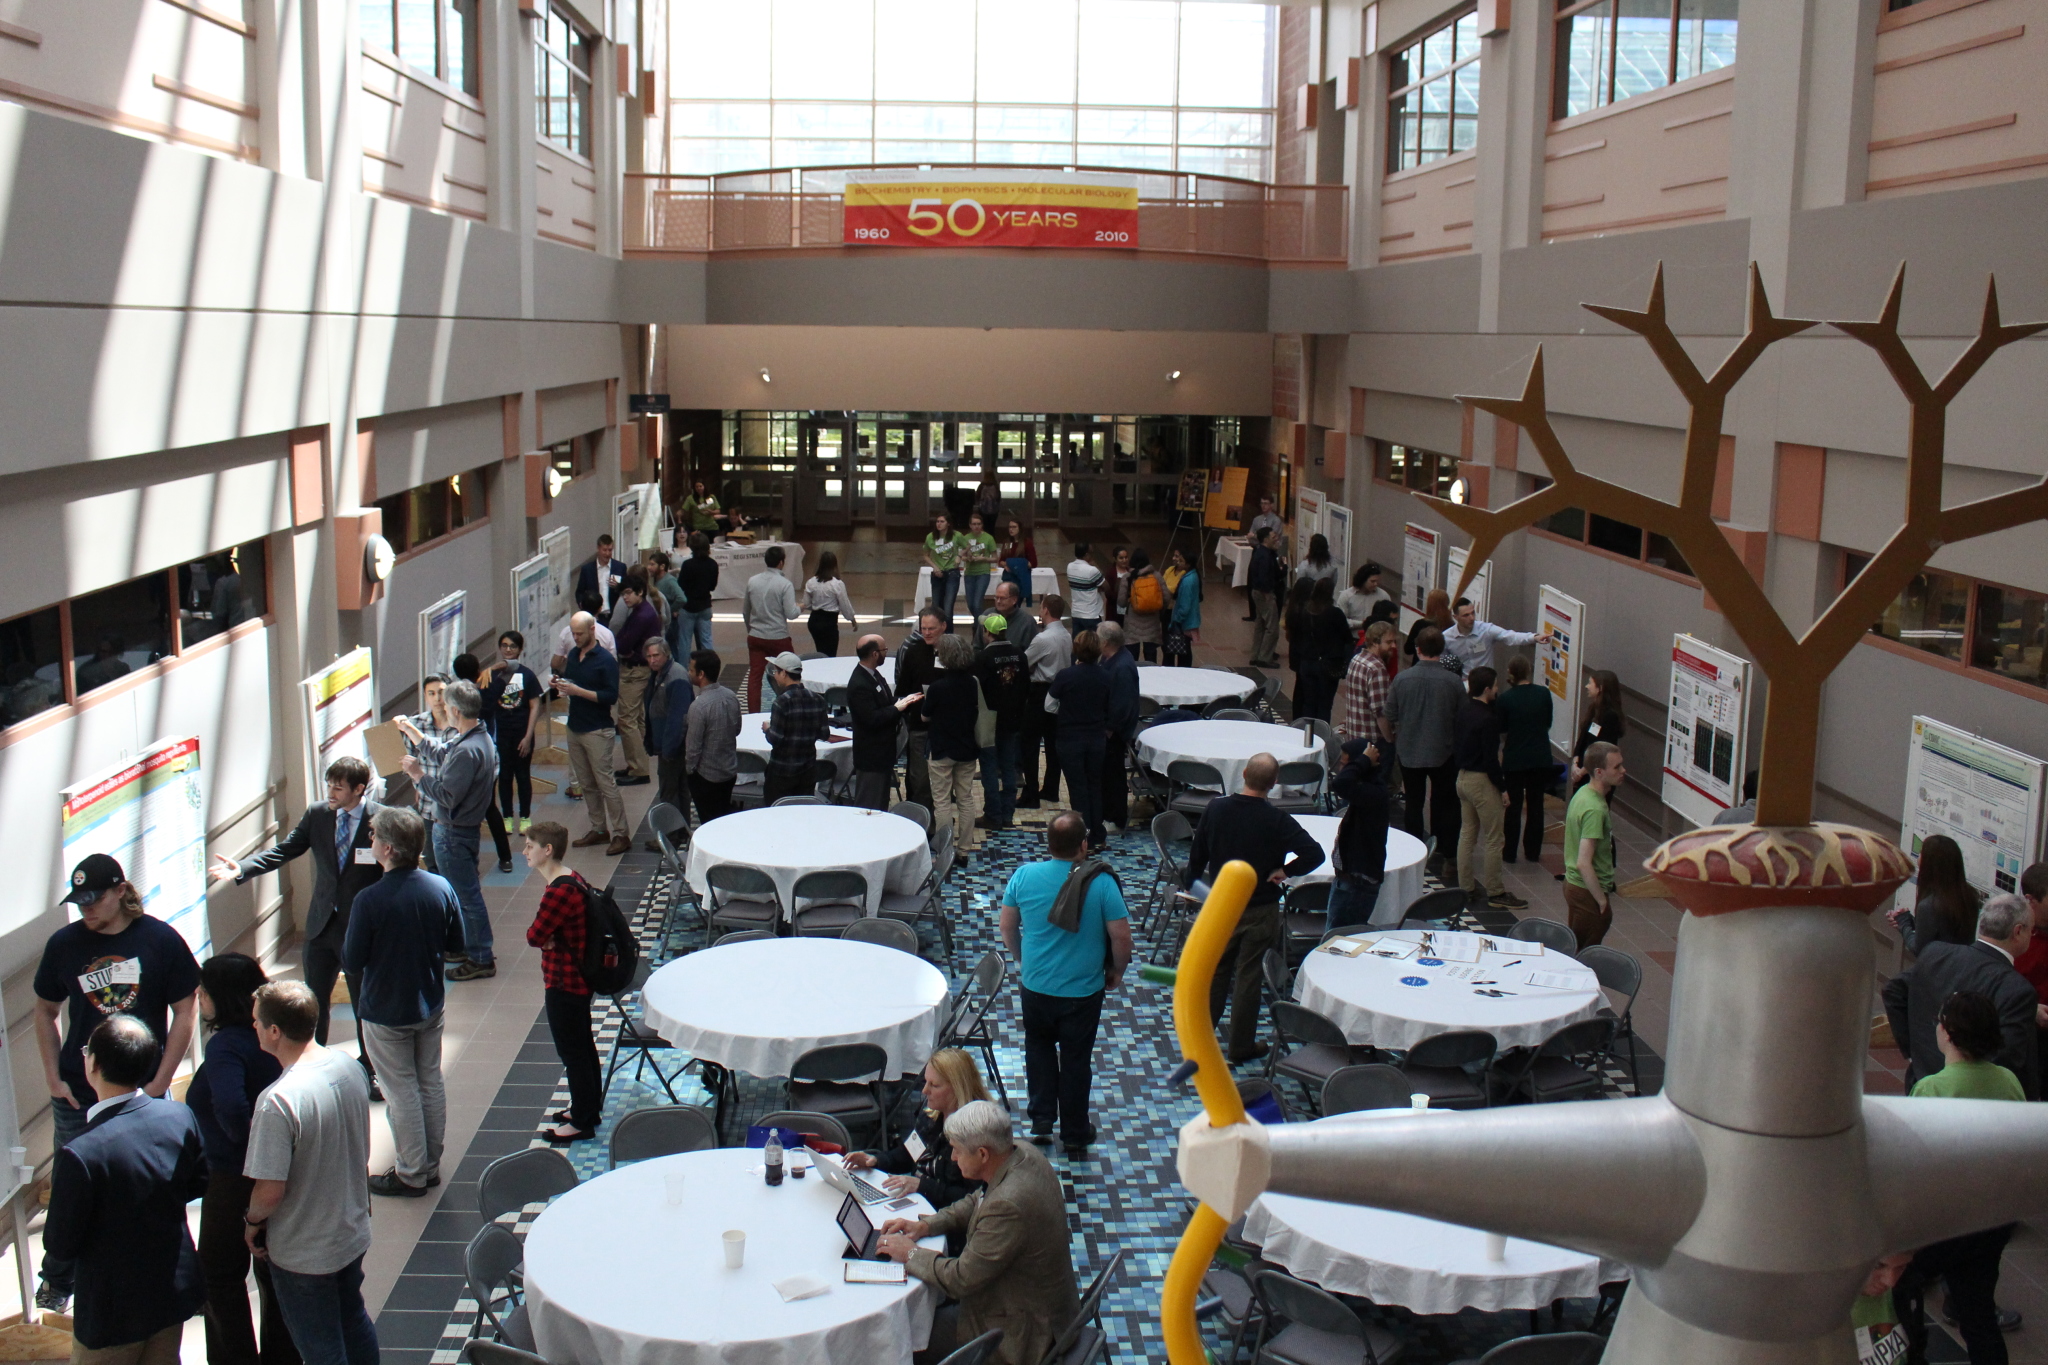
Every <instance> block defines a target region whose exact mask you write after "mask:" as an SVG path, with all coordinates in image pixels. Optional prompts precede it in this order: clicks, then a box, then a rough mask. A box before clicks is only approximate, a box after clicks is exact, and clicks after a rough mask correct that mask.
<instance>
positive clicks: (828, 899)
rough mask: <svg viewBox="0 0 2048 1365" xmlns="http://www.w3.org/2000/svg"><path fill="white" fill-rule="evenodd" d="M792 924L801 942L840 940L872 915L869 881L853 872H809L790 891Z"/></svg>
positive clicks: (849, 869)
mask: <svg viewBox="0 0 2048 1365" xmlns="http://www.w3.org/2000/svg"><path fill="white" fill-rule="evenodd" d="M789 908H790V916H789V918H790V924H791V926H792V927H793V928H794V929H795V930H796V932H797V935H798V936H799V937H801V938H837V937H839V935H840V933H841V932H842V931H843V930H844V929H845V928H846V926H847V925H849V924H852V923H853V922H854V921H855V920H857V919H861V918H862V917H864V916H865V915H866V914H867V912H868V878H867V874H866V873H865V872H856V871H854V870H853V869H851V868H843V867H842V868H826V869H824V870H822V871H818V872H806V873H804V875H803V876H801V877H798V878H797V879H796V885H795V886H793V887H791V888H790V889H789Z"/></svg>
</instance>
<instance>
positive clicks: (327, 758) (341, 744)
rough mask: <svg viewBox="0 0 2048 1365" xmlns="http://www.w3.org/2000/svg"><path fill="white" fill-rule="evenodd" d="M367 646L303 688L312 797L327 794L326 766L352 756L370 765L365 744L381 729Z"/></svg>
mask: <svg viewBox="0 0 2048 1365" xmlns="http://www.w3.org/2000/svg"><path fill="white" fill-rule="evenodd" d="M372 673H373V670H372V669H371V666H370V650H369V648H368V646H364V647H362V648H359V649H356V650H353V651H351V652H349V653H347V654H344V655H342V656H341V657H340V658H339V659H336V660H335V661H334V662H333V663H331V664H329V665H327V667H325V668H323V669H321V670H320V671H319V672H318V673H315V674H314V675H313V676H312V677H310V678H307V679H306V680H305V681H304V682H301V683H300V684H299V693H300V695H301V696H302V697H303V698H304V699H305V703H306V748H307V755H306V756H307V758H308V759H309V760H310V762H311V767H310V769H309V770H308V772H307V774H306V782H307V790H308V791H325V790H326V787H325V786H323V785H322V784H323V783H324V782H325V781H326V773H327V765H328V764H330V763H332V762H333V761H334V760H335V759H337V758H341V757H344V756H346V755H353V756H354V757H356V758H360V759H361V760H363V762H365V763H369V762H370V761H371V760H370V744H369V741H368V739H367V738H365V736H366V734H367V732H368V731H369V728H370V727H371V726H372V725H375V724H376V723H377V690H376V687H375V679H374V678H373V676H372Z"/></svg>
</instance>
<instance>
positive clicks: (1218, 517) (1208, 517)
mask: <svg viewBox="0 0 2048 1365" xmlns="http://www.w3.org/2000/svg"><path fill="white" fill-rule="evenodd" d="M1251 474H1252V472H1251V471H1250V470H1249V469H1212V470H1210V471H1209V492H1208V496H1207V497H1206V498H1205V499H1204V500H1203V502H1202V525H1204V526H1206V527H1208V528H1209V529H1210V530H1212V531H1242V530H1244V527H1245V521H1246V517H1245V506H1244V490H1245V483H1246V481H1247V480H1249V479H1250V478H1251Z"/></svg>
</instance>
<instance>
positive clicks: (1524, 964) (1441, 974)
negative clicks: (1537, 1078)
mask: <svg viewBox="0 0 2048 1365" xmlns="http://www.w3.org/2000/svg"><path fill="white" fill-rule="evenodd" d="M1361 937H1371V938H1372V939H1374V940H1376V941H1378V940H1392V941H1395V942H1400V943H1413V942H1415V941H1417V940H1418V939H1420V938H1421V937H1422V933H1421V931H1420V930H1416V929H1394V930H1375V931H1373V932H1372V933H1371V934H1370V935H1361ZM1478 937H1479V935H1476V934H1438V935H1437V936H1436V938H1437V939H1438V940H1439V941H1442V942H1445V943H1454V942H1459V941H1463V940H1468V939H1470V940H1476V939H1477V938H1478ZM1493 942H1494V943H1496V944H1497V945H1499V949H1500V951H1498V952H1481V953H1480V954H1479V961H1478V962H1477V963H1471V962H1458V961H1454V960H1449V959H1442V960H1440V959H1435V958H1418V957H1409V958H1406V959H1403V960H1400V961H1396V960H1393V959H1389V958H1384V957H1375V956H1373V955H1372V954H1371V953H1364V954H1361V955H1360V956H1358V957H1339V956H1337V955H1336V954H1334V953H1325V952H1320V951H1318V952H1312V953H1310V954H1309V955H1308V957H1307V958H1306V959H1305V960H1304V961H1303V962H1302V964H1301V972H1300V974H1299V975H1298V976H1296V977H1295V981H1294V996H1295V998H1296V999H1297V1000H1299V1001H1300V1002H1301V1003H1302V1004H1304V1005H1306V1006H1308V1007H1309V1008H1310V1009H1312V1010H1314V1011H1315V1012H1316V1013H1318V1014H1321V1015H1324V1016H1326V1017H1327V1018H1329V1019H1330V1020H1332V1021H1333V1022H1334V1023H1335V1024H1336V1025H1337V1027H1339V1028H1341V1029H1343V1030H1344V1036H1345V1037H1346V1038H1348V1039H1350V1040H1351V1041H1352V1042H1354V1043H1371V1044H1372V1045H1373V1046H1375V1047H1383V1048H1392V1049H1395V1050H1397V1051H1398V1050H1399V1049H1402V1048H1407V1047H1413V1046H1414V1045H1415V1044H1416V1043H1419V1042H1421V1041H1422V1040H1423V1039H1424V1038H1429V1037H1433V1036H1434V1035H1436V1034H1439V1033H1449V1032H1451V1031H1452V1030H1453V1029H1485V1030H1486V1031H1487V1032H1488V1033H1491V1034H1492V1035H1493V1036H1494V1037H1495V1038H1496V1039H1498V1040H1499V1042H1500V1046H1501V1048H1502V1049H1503V1050H1505V1049H1507V1048H1511V1047H1535V1046H1537V1045H1538V1044H1539V1043H1541V1042H1543V1041H1544V1040H1545V1039H1546V1038H1548V1037H1550V1035H1551V1034H1553V1033H1555V1032H1557V1031H1558V1030H1559V1029H1561V1028H1563V1027H1564V1026H1565V1025H1567V1024H1576V1023H1578V1022H1579V1021H1580V1020H1582V1019H1591V1018H1592V1017H1593V1016H1594V1015H1595V1014H1598V1013H1599V1012H1600V1007H1601V1006H1602V1005H1604V1004H1605V1003H1606V997H1605V996H1603V995H1602V994H1601V993H1600V983H1599V981H1598V980H1597V979H1596V978H1595V977H1594V975H1593V972H1592V969H1591V968H1589V967H1583V966H1580V965H1579V963H1578V961H1577V960H1576V959H1574V958H1569V957H1566V956H1565V955H1564V954H1563V953H1551V952H1539V951H1532V950H1535V949H1538V948H1540V947H1541V945H1540V944H1534V943H1524V942H1522V941H1520V940H1519V939H1511V938H1496V939H1494V940H1493ZM1431 963H1435V964H1436V965H1433V966H1432V965H1430V964H1431ZM1532 972H1547V973H1551V974H1553V975H1557V976H1565V977H1570V978H1572V980H1574V981H1575V982H1579V983H1582V985H1583V988H1582V989H1574V990H1556V989H1552V988H1551V987H1548V986H1532V985H1529V984H1528V980H1527V978H1528V976H1529V974H1530V973H1532ZM1481 990H1497V991H1502V992H1505V993H1506V994H1505V995H1503V996H1501V997H1493V996H1485V995H1479V994H1477V992H1479V991H1481Z"/></svg>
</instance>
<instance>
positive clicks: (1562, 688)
mask: <svg viewBox="0 0 2048 1365" xmlns="http://www.w3.org/2000/svg"><path fill="white" fill-rule="evenodd" d="M1585 673H1586V604H1585V603H1584V602H1581V601H1580V600H1579V599H1578V598H1576V597H1573V596H1571V595H1570V594H1569V593H1563V592H1559V591H1558V590H1557V589H1556V588H1553V587H1551V586H1550V585H1549V584H1548V583H1545V584H1543V585H1542V586H1541V587H1539V588H1537V589H1536V681H1537V683H1539V684H1540V685H1541V686H1542V687H1543V688H1544V690H1546V691H1548V692H1549V693H1550V744H1551V747H1552V748H1554V749H1556V750H1557V752H1558V753H1559V754H1560V755H1561V756H1563V757H1567V758H1569V757H1570V756H1571V752H1572V745H1573V744H1575V743H1577V742H1578V738H1579V705H1580V703H1579V693H1580V689H1581V688H1583V687H1584V686H1585Z"/></svg>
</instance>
